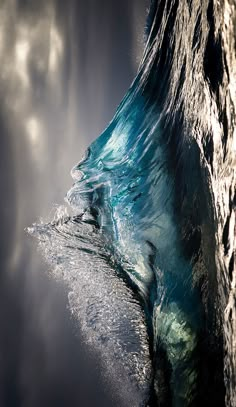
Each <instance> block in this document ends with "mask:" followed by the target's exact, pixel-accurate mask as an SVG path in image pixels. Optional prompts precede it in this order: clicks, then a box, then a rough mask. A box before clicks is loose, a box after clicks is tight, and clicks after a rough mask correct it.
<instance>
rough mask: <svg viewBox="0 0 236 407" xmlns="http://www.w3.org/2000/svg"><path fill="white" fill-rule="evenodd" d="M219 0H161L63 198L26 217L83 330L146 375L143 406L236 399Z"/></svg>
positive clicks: (114, 369) (112, 356)
mask: <svg viewBox="0 0 236 407" xmlns="http://www.w3.org/2000/svg"><path fill="white" fill-rule="evenodd" d="M226 3H227V2H225V3H222V7H226ZM217 4H218V3H217ZM217 4H215V2H213V1H211V0H208V1H206V2H201V1H197V0H192V1H190V0H189V1H187V0H186V1H177V0H172V1H162V0H160V1H152V2H151V6H150V12H149V16H148V19H147V26H146V45H145V50H144V55H143V59H142V62H141V64H140V67H139V70H138V73H137V76H136V78H135V80H134V82H133V83H132V85H131V87H130V89H129V90H128V92H127V94H126V96H125V97H124V99H123V101H122V102H121V104H120V106H119V107H118V109H117V112H116V114H115V116H114V118H113V120H112V121H111V123H110V124H109V125H108V127H107V128H106V129H105V131H104V132H103V133H102V134H101V136H100V137H98V139H96V140H95V142H93V143H92V144H91V146H90V147H89V149H88V151H87V153H86V156H85V157H84V159H83V160H82V161H80V163H79V164H78V165H76V166H75V167H74V168H73V170H72V177H73V179H74V185H73V187H72V188H71V189H70V191H69V192H68V194H67V202H68V206H67V209H66V207H63V208H60V209H58V210H57V212H56V215H55V219H54V220H53V221H52V222H49V223H45V224H43V223H42V224H38V225H36V224H35V225H33V226H32V227H31V228H30V229H29V231H30V233H32V234H35V235H37V237H38V238H39V240H40V244H41V246H42V248H43V252H44V253H45V255H46V257H47V259H48V260H49V261H50V262H51V263H52V264H53V265H54V267H53V273H54V274H55V276H56V277H58V278H60V279H61V278H62V279H64V280H65V281H66V282H67V284H68V287H69V291H70V294H69V302H70V307H71V311H72V313H74V314H75V315H76V317H77V318H78V319H79V322H80V325H81V327H82V328H83V332H84V336H85V340H86V341H88V342H90V343H91V344H92V346H95V347H96V348H97V349H99V350H100V351H101V354H102V355H103V360H104V366H106V367H105V369H107V371H110V372H111V374H112V375H113V376H114V377H115V376H116V377H117V382H119V383H123V382H126V383H129V385H130V386H131V387H132V386H133V388H137V389H139V392H138V393H137V394H138V396H137V400H133V401H132V403H131V404H132V405H133V406H135V405H147V404H148V405H156V406H168V407H169V406H174V407H176V406H177V407H178V406H180V407H184V406H199V405H201V403H202V405H214V406H223V405H225V387H226V394H227V397H226V402H227V403H228V405H229V406H234V405H235V404H234V402H235V401H234V395H233V394H234V392H233V390H232V389H233V375H234V367H233V363H232V349H231V347H230V346H231V345H230V339H229V338H231V335H233V333H232V332H231V334H230V332H229V330H228V328H227V326H226V325H227V324H226V321H225V319H224V309H225V307H226V305H227V299H226V298H228V296H227V293H225V291H224V294H223V295H221V294H222V291H223V290H224V288H223V286H224V284H225V283H223V280H224V278H225V277H224V273H225V271H224V270H226V269H227V267H228V266H227V264H228V263H229V261H231V263H232V255H233V254H232V253H233V251H234V247H233V243H232V236H231V235H230V230H231V229H230V228H228V235H227V236H226V238H225V239H226V241H227V242H229V243H227V244H228V246H227V248H228V249H227V250H228V251H227V253H226V254H224V255H222V251H221V247H222V244H223V245H224V239H223V237H222V235H223V234H224V233H226V232H227V231H226V232H225V229H224V228H223V227H222V224H224V219H225V216H226V217H227V216H229V219H231V213H233V209H232V208H233V202H235V201H234V199H235V198H234V194H233V191H234V189H233V185H234V182H235V167H234V166H233V165H232V163H233V159H235V158H233V157H235V155H233V154H234V151H235V150H233V143H234V141H233V130H232V131H231V130H230V129H231V128H233V126H232V123H233V120H234V118H233V113H232V109H233V108H234V105H233V99H232V94H230V91H229V92H228V91H227V92H228V93H227V92H226V87H227V83H228V82H229V81H230V78H229V73H228V74H227V72H228V65H230V61H231V59H232V56H230V44H229V49H228V51H227V50H226V46H227V38H226V34H227V32H226V31H224V28H222V27H223V25H222V24H223V21H224V15H223V12H222V10H220V9H219V8H218V6H217ZM227 4H228V3H227ZM232 10H233V6H232ZM233 11H234V10H233ZM224 41H225V42H224ZM223 44H224V47H225V48H223ZM227 52H228V54H229V55H228V54H227ZM230 58H231V59H230ZM227 75H228V76H227ZM232 92H233V91H232ZM230 106H231V108H230ZM234 117H235V116H234ZM225 127H227V131H226V129H225ZM226 133H227V134H226ZM229 164H230V165H229ZM222 190H224V196H222V193H221V191H222ZM228 197H229V198H228ZM226 199H227V202H228V201H230V202H231V206H229V208H228V211H229V212H230V213H228V214H227V213H226V212H227V211H226V212H225V209H222V208H225V203H224V202H225V200H226ZM228 222H231V220H229V221H228ZM232 222H233V221H232ZM231 234H232V233H231ZM222 239H223V243H222ZM224 256H227V258H225V257H224ZM230 259H231V260H230ZM222 270H223V271H222ZM231 271H232V265H231ZM232 273H233V271H232ZM226 285H227V284H226ZM226 291H227V288H226ZM228 291H229V289H228ZM231 319H232V315H231ZM231 331H232V328H231ZM227 338H228V339H227ZM224 348H225V349H228V357H226V359H225V362H223V353H224ZM223 364H224V366H225V372H228V377H229V378H230V379H229V380H230V383H227V382H226V381H224V374H223V373H224V366H223ZM124 378H125V379H124ZM122 380H123V381H122ZM126 380H128V382H127V381H126ZM225 384H226V386H225ZM129 385H128V386H129ZM134 393H135V391H134ZM127 405H128V404H127Z"/></svg>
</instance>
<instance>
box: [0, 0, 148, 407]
mask: <svg viewBox="0 0 236 407" xmlns="http://www.w3.org/2000/svg"><path fill="white" fill-rule="evenodd" d="M147 5H148V1H146V0H129V2H127V1H126V0H119V1H113V0H68V1H66V2H65V1H59V0H54V1H53V0H41V1H40V2H39V1H36V0H1V6H0V88H1V96H0V147H1V148H0V182H1V200H0V209H1V211H0V214H1V215H0V216H1V244H0V280H1V281H0V302H1V304H0V323H1V330H0V406H1V407H42V406H44V407H54V406H56V407H64V406H66V407H68V406H83V407H85V406H86V407H90V406H91V407H93V406H98V405H99V406H104V407H106V406H109V407H110V406H111V405H116V403H117V405H119V406H121V402H120V401H119V395H118V394H115V393H114V392H113V391H111V388H110V386H109V384H108V383H107V381H106V380H105V379H104V377H103V375H102V373H101V361H100V359H99V356H98V355H96V350H94V351H93V352H91V349H90V350H88V349H87V347H86V345H85V344H83V343H82V340H81V335H80V330H79V326H78V324H77V323H75V321H73V320H72V318H71V316H70V312H69V310H68V301H67V290H66V287H63V286H62V283H61V282H58V281H55V280H53V279H52V278H51V277H50V272H49V271H50V270H49V269H50V267H49V266H48V265H47V264H45V262H44V260H43V258H42V256H41V254H40V253H39V252H38V250H37V245H36V242H34V240H32V238H31V237H29V236H28V235H27V233H26V232H25V230H24V229H25V228H26V227H27V226H29V225H31V224H32V223H33V222H35V221H38V220H39V219H40V218H43V219H50V215H51V213H52V208H53V205H56V204H62V203H63V199H64V196H65V194H66V192H67V190H68V189H69V188H70V186H71V184H72V179H71V176H70V170H71V168H72V167H73V166H74V165H75V164H76V162H78V161H79V160H80V158H81V156H82V154H83V152H84V150H85V149H86V147H87V146H88V145H89V144H90V143H91V141H92V140H94V139H95V138H96V137H97V136H98V135H99V134H100V133H101V131H102V130H103V129H104V128H105V127H106V126H107V124H108V123H109V121H110V120H111V119H112V116H113V114H114V112H115V109H116V107H117V105H118V104H119V102H120V101H121V99H122V97H123V95H124V94H125V92H126V90H127V89H128V87H129V85H130V84H131V82H132V80H133V78H134V76H135V73H136V71H137V68H138V63H139V60H140V58H141V55H142V50H143V27H144V24H145V18H146V10H147ZM91 389H92V391H91Z"/></svg>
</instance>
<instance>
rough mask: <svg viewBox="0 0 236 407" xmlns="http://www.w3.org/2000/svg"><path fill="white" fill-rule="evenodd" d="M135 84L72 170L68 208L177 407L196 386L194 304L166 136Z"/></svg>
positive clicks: (153, 109)
mask: <svg viewBox="0 0 236 407" xmlns="http://www.w3.org/2000/svg"><path fill="white" fill-rule="evenodd" d="M141 78H142V77H141V76H138V77H137V79H136V81H135V82H134V84H133V85H132V87H131V89H130V90H129V92H128V94H127V95H126V97H125V99H124V101H123V102H122V104H121V105H120V107H119V109H118V111H117V113H116V116H115V118H114V119H113V121H112V122H111V124H110V125H109V126H108V128H107V129H106V130H105V132H104V133H103V134H102V135H101V136H100V137H99V138H98V139H97V140H96V141H95V142H94V143H93V144H92V145H91V146H90V148H89V151H88V154H87V157H86V158H85V159H84V160H83V161H82V162H80V163H79V164H78V165H77V166H76V167H75V168H74V169H73V171H72V175H73V177H74V179H75V184H74V186H73V188H72V189H71V190H70V191H69V193H68V201H69V203H70V205H72V206H73V207H74V208H75V209H77V210H78V208H79V210H81V213H84V214H86V212H89V213H93V214H94V216H95V218H96V221H97V222H98V225H99V229H100V230H101V233H102V234H104V235H105V236H106V238H107V239H108V240H109V241H110V242H111V246H112V250H113V251H114V252H115V253H116V256H118V258H119V259H120V263H121V265H122V270H123V273H124V278H126V279H127V278H128V280H129V282H130V284H131V286H132V288H133V290H134V291H135V292H137V293H138V295H139V298H140V301H141V303H142V304H143V307H144V310H145V313H146V319H147V321H148V326H149V331H150V335H151V336H152V343H153V349H152V350H151V351H152V352H153V353H154V355H155V356H154V359H156V358H157V361H156V362H154V364H155V363H157V364H158V352H159V348H164V350H165V352H166V353H167V359H168V361H169V362H170V363H171V369H172V377H173V379H172V387H173V389H172V390H173V393H174V394H175V396H174V397H175V398H176V400H177V399H178V400H180V401H179V402H180V403H182V404H181V405H182V406H183V405H184V404H183V402H184V401H183V400H184V398H186V397H187V398H188V399H189V398H190V394H191V393H192V392H193V391H194V386H195V384H196V383H195V382H196V377H197V376H196V372H195V371H194V367H193V365H194V363H195V362H196V361H194V357H193V354H194V351H195V350H196V345H197V336H198V332H199V330H200V329H201V305H200V304H201V303H200V299H199V295H198V293H197V292H196V289H194V285H193V280H192V268H191V265H190V263H189V261H188V260H187V259H186V258H185V256H184V253H183V250H182V247H181V244H180V237H179V236H178V234H179V232H178V229H177V227H176V220H175V217H174V202H173V201H174V198H173V194H174V174H173V171H172V169H171V165H170V164H169V163H170V157H169V154H168V148H167V143H166V135H165V132H164V130H163V129H162V126H161V123H160V121H159V120H158V117H159V116H160V115H158V111H157V109H156V107H155V106H154V107H153V106H150V107H148V106H147V101H146V99H145V96H144V95H143V94H142V92H141V90H140V81H141ZM127 265H128V266H127ZM177 372H178V373H177ZM177 375H181V378H180V377H178V380H177ZM189 375H190V376H191V380H190V379H189ZM176 380H177V382H178V384H177V383H176ZM176 403H177V402H176ZM175 405H177V404H175Z"/></svg>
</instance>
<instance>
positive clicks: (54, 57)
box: [49, 27, 63, 72]
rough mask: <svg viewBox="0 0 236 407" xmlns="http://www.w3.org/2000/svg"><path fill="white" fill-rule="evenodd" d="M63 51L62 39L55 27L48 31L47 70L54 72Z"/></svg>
mask: <svg viewBox="0 0 236 407" xmlns="http://www.w3.org/2000/svg"><path fill="white" fill-rule="evenodd" d="M62 51H63V43H62V39H61V37H60V35H59V33H58V31H57V30H56V28H55V27H52V28H51V32H50V53H49V70H50V71H51V72H55V70H56V69H57V66H58V63H59V60H60V57H61V55H62Z"/></svg>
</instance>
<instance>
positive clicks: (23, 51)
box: [15, 39, 30, 85]
mask: <svg viewBox="0 0 236 407" xmlns="http://www.w3.org/2000/svg"><path fill="white" fill-rule="evenodd" d="M29 50H30V45H29V41H28V40H27V39H21V40H19V41H17V43H16V45H15V64H16V71H17V73H18V75H19V76H20V78H21V80H22V82H23V84H24V85H28V82H29V78H28V72H27V59H28V54H29Z"/></svg>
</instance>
